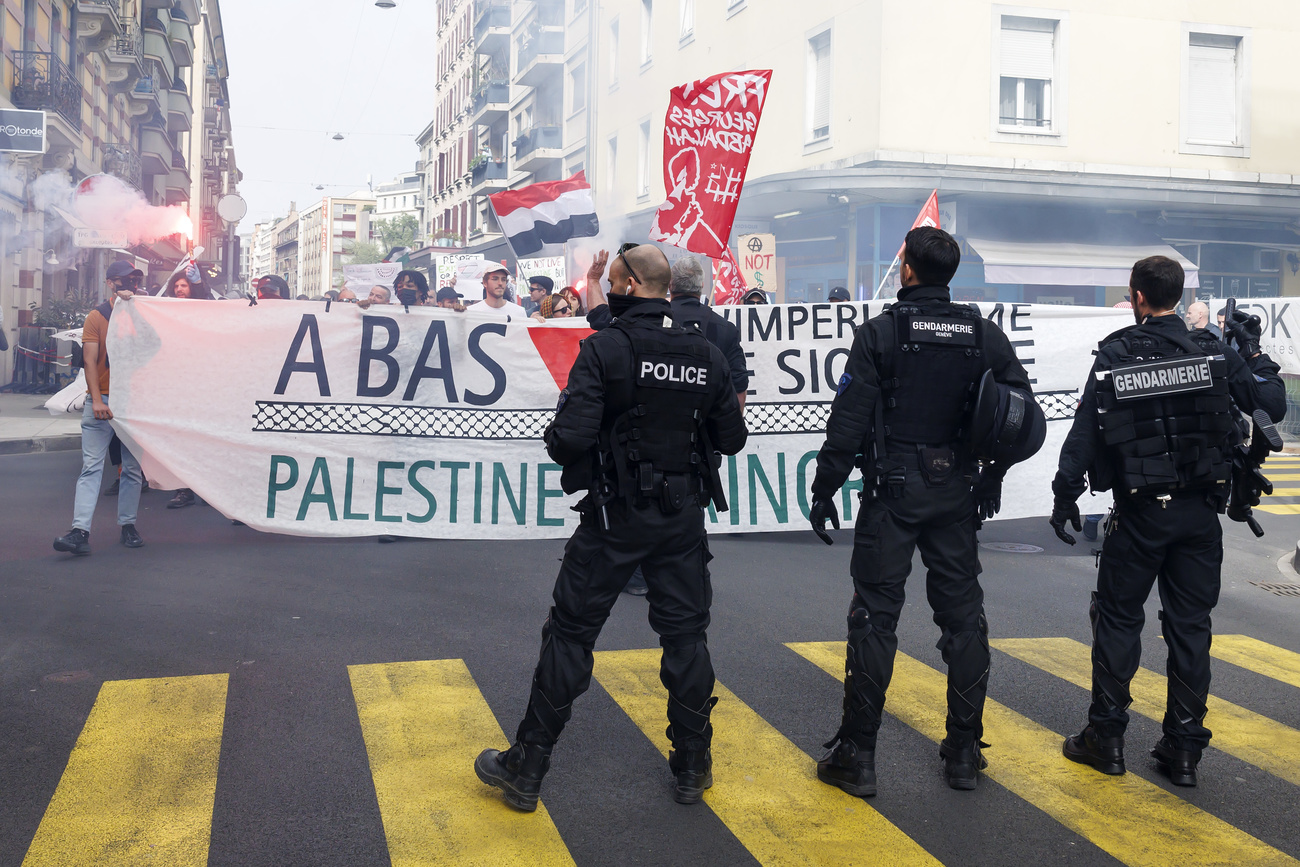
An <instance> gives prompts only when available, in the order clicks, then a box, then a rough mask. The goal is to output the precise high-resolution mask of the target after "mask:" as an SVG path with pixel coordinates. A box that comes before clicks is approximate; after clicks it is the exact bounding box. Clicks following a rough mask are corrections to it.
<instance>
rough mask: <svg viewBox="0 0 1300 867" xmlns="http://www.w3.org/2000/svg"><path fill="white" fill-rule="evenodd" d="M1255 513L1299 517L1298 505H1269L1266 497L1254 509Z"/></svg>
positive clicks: (1299, 507) (1299, 509)
mask: <svg viewBox="0 0 1300 867" xmlns="http://www.w3.org/2000/svg"><path fill="white" fill-rule="evenodd" d="M1255 511H1257V512H1268V513H1269V514H1270V515H1300V503H1270V502H1269V501H1268V497H1265V498H1264V499H1263V500H1262V501H1261V502H1260V504H1259V505H1258V506H1256V507H1255Z"/></svg>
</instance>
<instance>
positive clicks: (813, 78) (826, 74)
mask: <svg viewBox="0 0 1300 867" xmlns="http://www.w3.org/2000/svg"><path fill="white" fill-rule="evenodd" d="M807 105H808V141H809V143H812V142H818V141H822V140H824V139H828V138H830V135H831V31H830V30H829V28H828V29H826V30H823V31H822V32H821V33H818V34H817V35H816V36H813V37H811V38H810V39H809V40H808V102H807Z"/></svg>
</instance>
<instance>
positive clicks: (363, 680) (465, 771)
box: [348, 659, 573, 867]
mask: <svg viewBox="0 0 1300 867" xmlns="http://www.w3.org/2000/svg"><path fill="white" fill-rule="evenodd" d="M348 676H349V677H350V678H351V680H352V694H353V697H354V698H355V699H356V703H357V714H358V716H359V717H360V719H361V735H362V737H363V738H364V739H365V742H366V755H367V756H368V757H369V759H370V774H371V777H372V778H373V779H374V783H375V794H376V796H377V797H378V799H379V815H380V817H381V818H382V819H383V823H384V835H385V836H386V837H387V839H388V853H389V857H390V858H391V859H392V863H393V867H417V865H418V867H435V865H483V867H506V865H514V864H519V865H524V864H536V865H553V864H554V865H558V864H572V863H573V859H572V858H571V857H570V856H569V850H568V848H567V847H566V846H565V845H564V842H563V841H562V840H561V839H560V834H559V832H558V831H557V830H556V829H555V824H554V823H553V822H552V821H551V817H550V815H549V814H548V813H547V812H546V806H545V805H544V804H539V805H538V806H537V812H536V813H532V814H524V813H517V812H515V811H514V810H512V809H511V808H510V807H508V806H506V805H505V804H504V803H503V802H502V800H501V796H500V793H499V792H497V790H496V789H492V788H489V787H487V786H485V785H483V784H482V783H481V782H479V780H478V777H476V776H475V775H474V758H475V757H476V756H477V755H478V754H479V753H480V752H481V751H482V750H483V749H485V748H487V747H495V748H498V749H503V748H504V747H505V745H506V744H507V741H506V737H505V734H504V733H503V732H502V731H501V727H500V726H499V725H498V724H497V721H496V718H495V717H493V716H492V711H491V710H490V709H489V708H488V705H487V702H486V701H484V700H483V696H482V694H481V693H480V692H479V690H478V686H477V685H476V684H475V683H474V678H473V677H471V676H470V673H469V669H468V668H466V667H465V663H464V662H462V661H461V660H459V659H439V660H431V661H426V662H394V663H387V664H379V665H350V666H348Z"/></svg>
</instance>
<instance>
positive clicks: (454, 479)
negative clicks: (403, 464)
mask: <svg viewBox="0 0 1300 867" xmlns="http://www.w3.org/2000/svg"><path fill="white" fill-rule="evenodd" d="M421 463H423V462H421ZM442 468H443V469H444V470H451V511H449V512H448V513H447V520H448V521H449V522H451V523H453V524H454V523H456V503H457V502H458V501H459V499H460V471H461V470H468V469H469V462H468V461H443V462H442ZM411 471H412V472H414V471H415V467H411ZM429 514H430V517H432V516H433V513H432V512H430V513H429Z"/></svg>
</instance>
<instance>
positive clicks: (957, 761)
mask: <svg viewBox="0 0 1300 867" xmlns="http://www.w3.org/2000/svg"><path fill="white" fill-rule="evenodd" d="M982 746H987V745H986V744H982V743H980V742H979V741H978V740H976V741H972V742H971V743H969V744H965V745H964V746H958V745H956V744H954V743H952V742H950V741H949V740H948V739H947V738H944V739H943V742H942V743H940V744H939V755H940V756H942V757H943V778H944V780H945V781H946V782H947V783H948V788H950V789H961V790H962V791H967V792H969V791H971V790H972V789H974V788H975V781H976V779H977V778H978V776H979V772H980V771H982V770H984V769H985V768H987V767H988V766H989V763H988V761H987V760H986V759H985V758H984V754H983V753H981V752H980V747H982Z"/></svg>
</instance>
